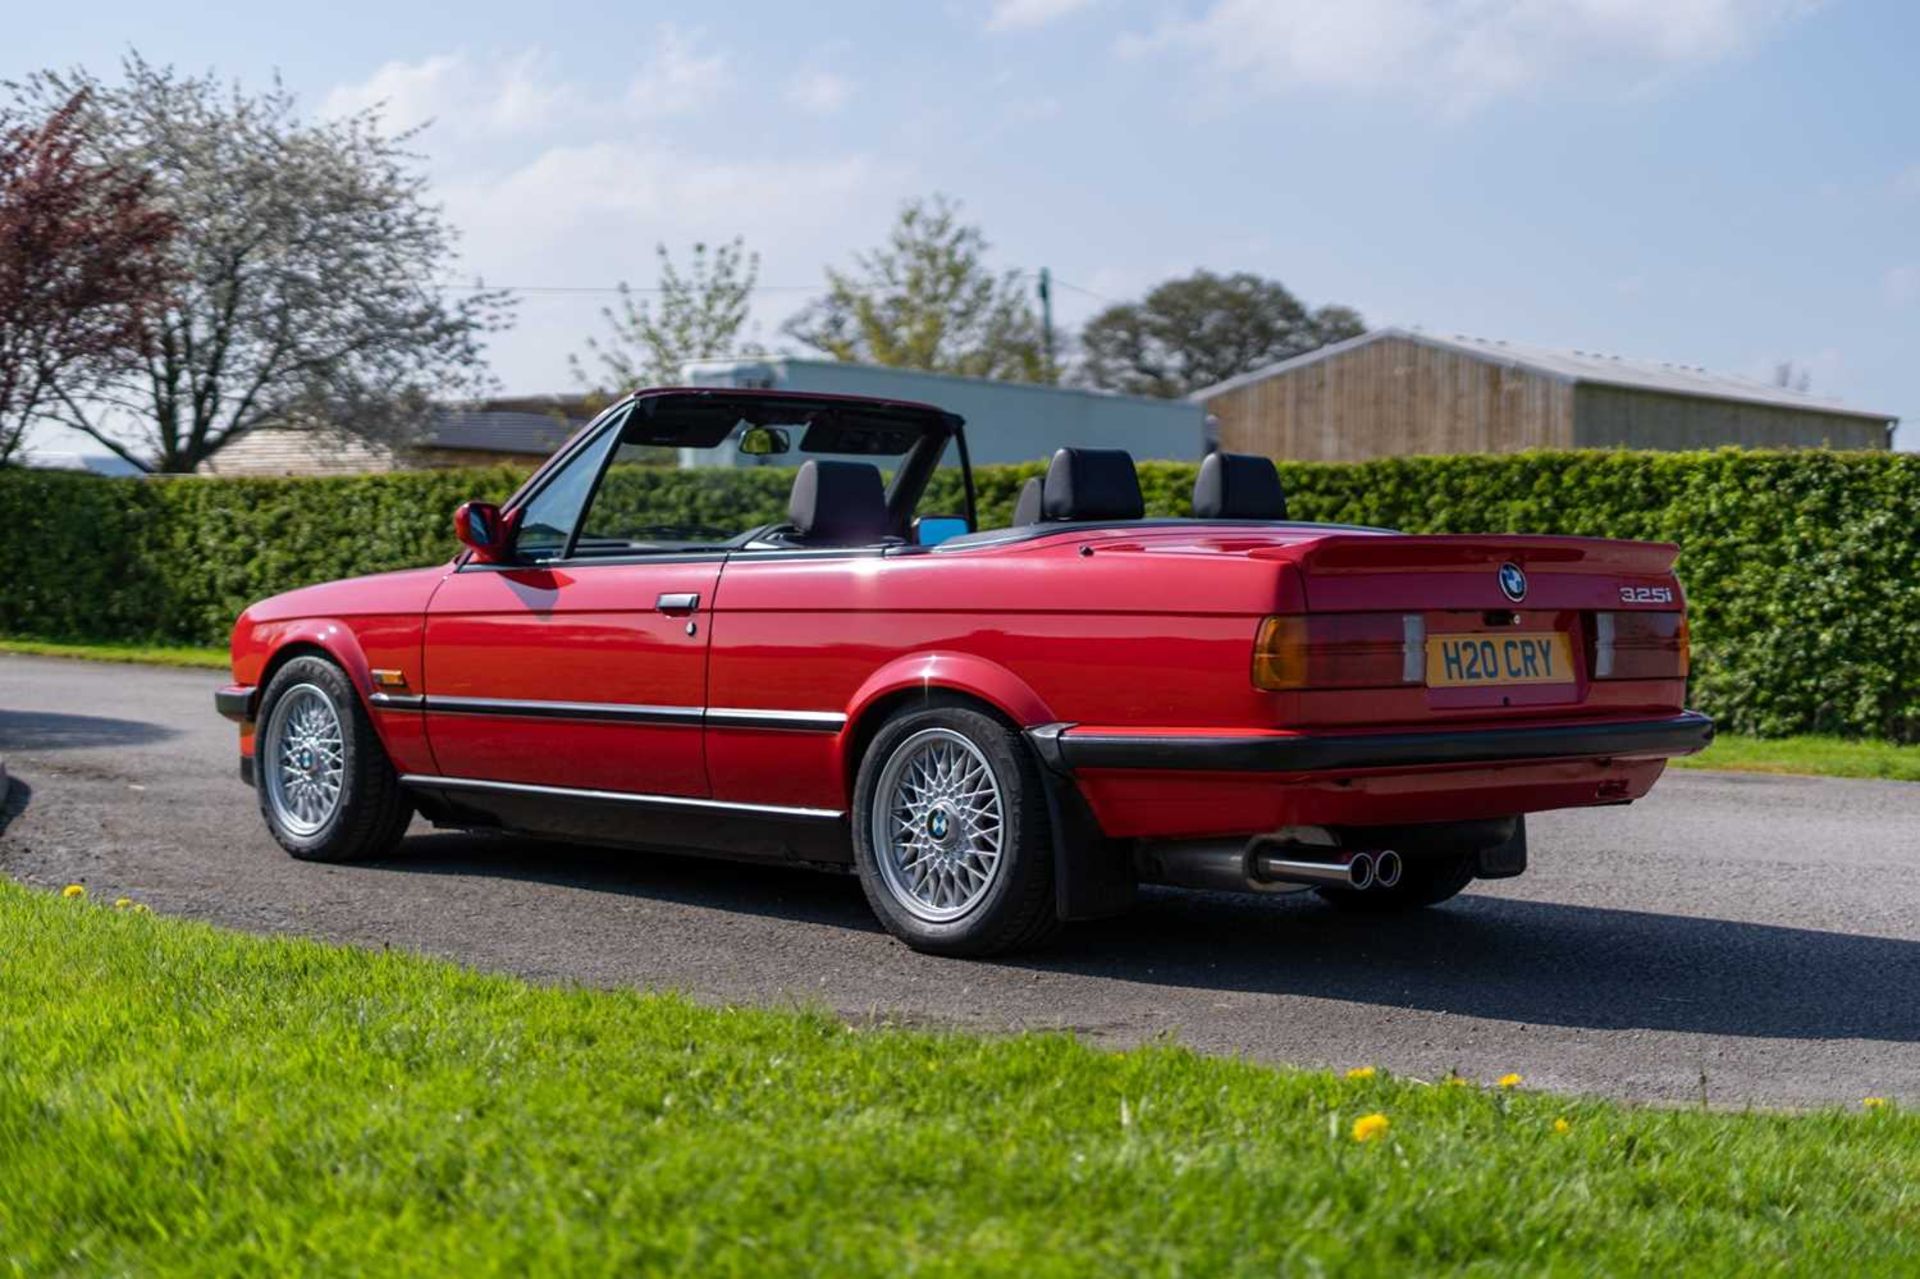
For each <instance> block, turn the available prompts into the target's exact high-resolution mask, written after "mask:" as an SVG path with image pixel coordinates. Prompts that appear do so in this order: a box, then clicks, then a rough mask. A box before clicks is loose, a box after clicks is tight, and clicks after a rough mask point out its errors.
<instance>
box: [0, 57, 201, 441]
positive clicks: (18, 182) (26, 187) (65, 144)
mask: <svg viewBox="0 0 1920 1279" xmlns="http://www.w3.org/2000/svg"><path fill="white" fill-rule="evenodd" d="M84 105H85V99H84V97H83V96H81V95H78V94H76V95H74V96H73V97H70V98H69V99H67V101H65V102H63V103H61V104H60V105H59V106H58V107H57V108H55V109H54V111H53V112H52V113H51V114H50V115H48V116H46V117H45V118H44V119H43V120H41V121H39V122H38V123H28V122H24V121H21V120H10V121H7V120H0V464H4V463H6V462H8V461H11V460H12V459H13V457H14V455H15V454H16V453H17V452H18V451H19V448H20V442H21V439H22V438H23V436H24V435H25V433H26V428H27V425H28V423H29V422H31V421H32V420H34V418H36V417H37V416H38V415H39V414H40V412H41V410H42V409H43V408H44V407H45V406H46V405H47V403H48V402H49V401H50V400H51V399H52V398H53V396H54V388H55V387H56V386H58V385H62V384H65V385H68V386H84V385H85V384H86V382H87V380H88V379H89V378H91V377H95V376H98V375H99V374H100V373H101V371H102V369H103V368H104V367H107V366H110V365H111V364H112V363H114V362H116V361H118V360H122V359H125V358H127V357H128V356H130V355H133V354H135V353H137V352H138V351H140V350H141V349H142V348H143V347H144V345H145V343H146V341H147V338H148V332H149V324H148V322H149V320H150V318H151V317H152V315H153V313H154V312H155V311H156V310H157V309H158V306H159V304H160V302H161V297H162V290H163V289H164V288H165V287H166V285H167V284H168V283H170V275H169V268H168V263H167V249H168V245H169V242H170V240H171V238H172V236H173V233H174V225H173V221H172V219H171V218H169V217H167V215H165V214H164V213H161V212H159V211H158V210H156V209H154V208H153V207H152V205H151V204H150V203H149V202H148V182H147V180H146V178H145V177H144V176H143V175H141V174H139V173H133V172H128V171H126V170H123V169H118V168H114V167H112V166H108V165H98V164H88V163H86V162H85V160H83V159H82V157H81V148H82V145H83V142H84V139H83V136H82V134H81V119H80V116H81V111H82V108H83V107H84Z"/></svg>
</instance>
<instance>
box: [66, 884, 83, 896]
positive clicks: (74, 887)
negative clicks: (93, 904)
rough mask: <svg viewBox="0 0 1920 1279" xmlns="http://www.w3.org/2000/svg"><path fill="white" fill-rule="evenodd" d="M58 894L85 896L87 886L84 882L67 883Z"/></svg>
mask: <svg viewBox="0 0 1920 1279" xmlns="http://www.w3.org/2000/svg"><path fill="white" fill-rule="evenodd" d="M60 895H61V896H62V897H85V896H86V895H87V886H86V885H85V884H68V885H67V886H66V887H65V888H63V889H61V890H60Z"/></svg>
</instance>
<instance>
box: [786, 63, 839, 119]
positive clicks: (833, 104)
mask: <svg viewBox="0 0 1920 1279" xmlns="http://www.w3.org/2000/svg"><path fill="white" fill-rule="evenodd" d="M852 96H853V82H852V81H851V80H848V79H847V78H846V77H845V76H841V75H835V74H834V73H833V72H831V71H802V72H801V73H800V74H798V75H796V76H794V77H793V79H791V80H789V81H788V82H787V101H789V102H791V103H792V104H793V105H794V106H796V107H799V108H800V109H801V110H802V111H805V112H806V113H807V114H809V115H832V114H834V113H835V112H836V111H838V110H840V108H841V107H844V106H846V105H847V99H848V98H850V97H852Z"/></svg>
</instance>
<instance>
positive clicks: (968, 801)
mask: <svg viewBox="0 0 1920 1279" xmlns="http://www.w3.org/2000/svg"><path fill="white" fill-rule="evenodd" d="M853 828H854V829H853V844H854V861H855V863H856V865H857V867H858V869H859V872H860V883H861V887H862V888H864V889H865V890H866V894H867V901H868V902H869V903H870V904H871V905H872V907H873V911H874V914H876V915H878V916H879V918H880V922H881V923H883V924H885V925H886V927H887V931H889V932H891V933H892V934H893V935H894V936H896V937H898V938H900V940H902V941H904V942H906V943H907V944H908V945H909V946H912V947H913V948H914V949H915V950H921V951H927V952H929V953H932V954H941V955H991V954H998V953H1001V952H1003V951H1007V950H1012V949H1015V948H1017V947H1022V946H1031V945H1033V944H1035V943H1037V942H1039V941H1040V940H1041V939H1042V938H1044V937H1045V936H1046V935H1047V934H1049V933H1050V932H1052V931H1053V928H1054V925H1055V924H1056V922H1057V921H1056V919H1055V915H1054V908H1053V848H1052V837H1051V832H1050V830H1049V828H1048V825H1047V808H1046V798H1045V795H1044V793H1043V792H1042V790H1041V784H1040V778H1039V774H1038V769H1037V765H1036V764H1035V762H1034V760H1033V758H1032V755H1031V753H1030V752H1029V751H1028V748H1027V745H1026V743H1025V742H1024V741H1022V740H1021V738H1020V734H1019V733H1018V732H1017V731H1016V730H1015V729H1013V728H1012V727H1011V726H1009V725H1007V724H1005V723H1003V722H1001V721H1000V720H998V719H996V718H994V717H993V716H991V715H987V714H985V713H983V712H981V711H977V710H974V709H972V708H971V707H968V706H964V705H958V704H936V705H934V706H930V707H927V708H925V709H922V710H915V711H911V712H908V713H905V714H902V715H898V716H896V717H895V718H893V719H892V720H889V721H888V722H887V723H886V724H885V725H883V726H882V727H881V729H880V731H879V733H878V734H877V735H876V736H875V737H874V740H873V743H872V745H870V746H869V747H868V748H867V753H866V756H865V757H864V758H863V759H862V760H861V763H860V774H859V778H858V780H857V781H856V783H855V786H854V817H853Z"/></svg>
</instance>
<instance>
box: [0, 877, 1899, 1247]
mask: <svg viewBox="0 0 1920 1279" xmlns="http://www.w3.org/2000/svg"><path fill="white" fill-rule="evenodd" d="M0 939H4V950H0V1027H5V1030H4V1033H0V1270H5V1269H11V1270H13V1271H15V1272H21V1273H28V1274H37V1273H128V1274H164V1273H181V1274H186V1273H191V1274H194V1275H220V1274H243V1273H244V1274H260V1273H275V1274H278V1273H293V1272H305V1273H317V1274H340V1273H416V1274H445V1273H458V1274H463V1275H466V1274H479V1273H498V1272H512V1273H578V1272H590V1273H623V1274H626V1273H636V1272H651V1273H677V1274H689V1275H692V1274H698V1275H714V1274H720V1275H728V1274H731V1275H754V1276H759V1275H768V1274H783V1273H821V1274H835V1275H840V1274H884V1275H894V1274H901V1273H908V1272H913V1273H920V1274H935V1275H941V1274H958V1273H975V1272H987V1273H1009V1274H1020V1275H1050V1274H1058V1275H1086V1274H1105V1273H1121V1272H1143V1273H1158V1274H1190V1275H1191V1274H1211V1273H1244V1274H1262V1275H1270V1274H1276V1273H1320V1272H1348V1273H1353V1272H1359V1273H1381V1274H1387V1273H1404V1272H1406V1271H1407V1270H1415V1271H1421V1272H1446V1271H1473V1272H1478V1273H1496V1272H1499V1273H1504V1272H1511V1271H1516V1270H1524V1271H1528V1272H1547V1273H1562V1274H1595V1273H1599V1274H1608V1273H1611V1274H1625V1273H1635V1272H1638V1273H1658V1274H1674V1273H1729V1272H1733V1271H1741V1272H1745V1273H1761V1272H1797V1273H1804V1274H1821V1275H1824V1274H1837V1273H1862V1272H1878V1273H1886V1274H1895V1273H1901V1272H1905V1273H1911V1272H1912V1266H1913V1264H1914V1260H1915V1253H1916V1248H1920V1243H1917V1242H1916V1241H1920V1117H1915V1116H1910V1115H1907V1114H1904V1113H1901V1112H1899V1111H1897V1110H1895V1109H1893V1108H1886V1109H1880V1110H1876V1111H1871V1112H1869V1111H1864V1110H1853V1109H1849V1110H1834V1111H1827V1112H1819V1113H1810V1114H1802V1115H1786V1114H1726V1113H1710V1112H1702V1111H1698V1110H1691V1109H1688V1110H1674V1109H1648V1108H1630V1107H1621V1106H1617V1105H1612V1104H1607V1103H1602V1102H1595V1101H1576V1100H1567V1099H1562V1098H1554V1097H1549V1096H1543V1095H1535V1094H1530V1093H1526V1092H1524V1091H1519V1092H1502V1091H1499V1090H1497V1089H1492V1088H1481V1087H1448V1086H1423V1085H1421V1084H1419V1083H1416V1082H1412V1081H1403V1080H1391V1079H1387V1078H1385V1077H1380V1078H1376V1079H1371V1080H1364V1081H1351V1080H1347V1079H1345V1078H1340V1077H1336V1076H1334V1075H1329V1074H1325V1073H1311V1072H1300V1071H1284V1070H1274V1069H1267V1068H1263V1067H1259V1066H1254V1065H1250V1064H1246V1063H1241V1062H1235V1061H1229V1060H1219V1059H1211V1058H1205V1057H1201V1056H1197V1055H1195V1054H1193V1053H1190V1052H1187V1051H1184V1050H1181V1049H1178V1048H1174V1047H1165V1046H1162V1047H1154V1048H1149V1049H1145V1050H1140V1051H1134V1052H1126V1053H1109V1052H1100V1051H1095V1050H1093V1049H1091V1048H1088V1047H1086V1046H1084V1045H1082V1044H1080V1043H1078V1042H1076V1041H1074V1040H1072V1039H1070V1038H1065V1037H1060V1036H1050V1035H1048V1036H1024V1037H1018V1038H997V1039H988V1038H976V1037H967V1036H962V1035H957V1034H934V1033H926V1032H913V1031H905V1030H896V1029H878V1028H855V1027H850V1026H848V1025H846V1024H844V1023H843V1022H842V1021H841V1020H840V1019H838V1018H835V1017H832V1016H827V1015H823V1014H817V1013H805V1012H764V1011H740V1010H719V1009H708V1008H702V1007H697V1006H695V1005H693V1004H691V1003H689V1002H686V1001H684V1000H682V999H679V998H675V997H671V996H657V995H643V994H638V993H623V992H597V991H587V990H578V989H554V988H545V987H537V986H532V985H529V984H527V983H524V982H520V981H516V980H512V979H508V978H504V977H492V976H484V975H480V974H475V973H472V972H468V971H465V970H462V969H459V968H456V967H453V966H451V965H448V964H445V963H441V962H437V961H432V960H427V959H422V958H417V957H413V956H409V955H404V954H398V953H375V952H370V951H364V950H354V949H344V948H338V947H330V946H325V945H321V944H318V943H314V942H308V941H301V940H293V939H262V938H254V937H246V936H239V935H234V934H229V933H224V932H220V931H217V930H214V929H211V928H207V927H204V926H200V925H196V924H189V923H184V922H179V921H173V920H167V919H162V918H158V917H155V916H152V915H146V914H138V913H133V912H130V911H119V910H114V909H112V908H109V907H106V906H103V905H97V904H91V903H89V902H86V901H67V900H61V899H60V898H58V897H54V896H51V895H48V894H42V893H33V892H29V891H27V890H25V889H23V888H20V887H18V886H15V885H11V884H0ZM930 962H931V961H930ZM940 967H942V968H943V969H944V968H951V969H952V971H951V972H948V973H947V975H946V978H945V979H946V980H964V977H965V972H964V970H963V969H961V968H959V967H957V966H954V965H940ZM1374 1112H1378V1113H1381V1114H1384V1115H1386V1116H1387V1117H1388V1120H1389V1122H1390V1124H1391V1127H1390V1129H1389V1131H1388V1133H1387V1135H1386V1137H1385V1138H1383V1139H1380V1140H1377V1141H1373V1142H1369V1143H1366V1144H1359V1143H1356V1142H1355V1141H1354V1140H1353V1139H1352V1138H1351V1136H1350V1135H1349V1134H1350V1131H1351V1128H1352V1125H1353V1122H1354V1120H1355V1119H1356V1118H1358V1117H1359V1116H1361V1115H1364V1114H1368V1113H1374ZM1559 1119H1565V1120H1566V1121H1567V1122H1568V1124H1569V1125H1570V1127H1569V1129H1568V1131H1566V1132H1565V1133H1558V1132H1556V1131H1555V1127H1554V1125H1555V1121H1556V1120H1559Z"/></svg>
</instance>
